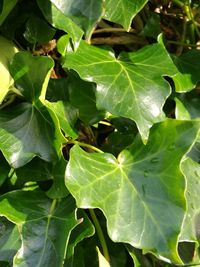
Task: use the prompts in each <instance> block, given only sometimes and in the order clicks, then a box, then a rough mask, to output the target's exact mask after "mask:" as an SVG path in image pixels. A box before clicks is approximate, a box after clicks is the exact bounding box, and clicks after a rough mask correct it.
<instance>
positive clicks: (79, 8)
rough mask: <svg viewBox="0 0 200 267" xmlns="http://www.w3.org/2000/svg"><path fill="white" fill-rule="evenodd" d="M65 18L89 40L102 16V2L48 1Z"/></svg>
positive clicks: (86, 0)
mask: <svg viewBox="0 0 200 267" xmlns="http://www.w3.org/2000/svg"><path fill="white" fill-rule="evenodd" d="M50 1H51V3H53V4H54V5H55V6H56V7H57V8H58V10H59V11H60V12H61V13H62V14H64V15H65V16H66V17H67V18H69V19H70V20H72V21H73V22H74V23H76V24H77V25H78V26H79V27H80V28H81V29H82V30H83V31H84V32H85V35H86V39H87V40H88V39H90V36H91V34H92V31H93V30H94V28H95V26H96V24H97V22H98V21H99V20H100V19H101V17H102V14H103V1H102V0H96V1H94V0H84V1H82V0H77V1H74V0H67V1H66V0H50Z"/></svg>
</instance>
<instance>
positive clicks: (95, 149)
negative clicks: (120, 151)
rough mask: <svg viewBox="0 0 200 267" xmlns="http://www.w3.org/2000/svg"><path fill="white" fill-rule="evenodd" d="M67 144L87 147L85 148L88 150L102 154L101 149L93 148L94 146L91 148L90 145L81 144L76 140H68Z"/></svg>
mask: <svg viewBox="0 0 200 267" xmlns="http://www.w3.org/2000/svg"><path fill="white" fill-rule="evenodd" d="M67 144H74V145H76V144H77V145H79V146H82V147H87V148H90V149H92V150H94V151H96V152H98V153H104V152H103V151H102V150H101V149H99V148H97V147H95V146H92V145H90V144H86V143H83V142H79V141H77V140H70V141H68V142H67Z"/></svg>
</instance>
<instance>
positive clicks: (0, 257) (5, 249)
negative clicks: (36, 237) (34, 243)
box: [0, 217, 21, 266]
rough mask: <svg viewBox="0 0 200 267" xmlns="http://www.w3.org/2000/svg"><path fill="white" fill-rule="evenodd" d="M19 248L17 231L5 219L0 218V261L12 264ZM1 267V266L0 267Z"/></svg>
mask: <svg viewBox="0 0 200 267" xmlns="http://www.w3.org/2000/svg"><path fill="white" fill-rule="evenodd" d="M20 246H21V241H20V234H19V229H18V228H17V226H16V225H14V224H13V223H11V222H9V221H8V220H7V219H6V218H3V217H1V218H0V248H1V249H0V261H7V262H9V263H12V260H13V257H14V256H15V254H16V252H17V251H18V250H19V248H20ZM0 266H1V265H0Z"/></svg>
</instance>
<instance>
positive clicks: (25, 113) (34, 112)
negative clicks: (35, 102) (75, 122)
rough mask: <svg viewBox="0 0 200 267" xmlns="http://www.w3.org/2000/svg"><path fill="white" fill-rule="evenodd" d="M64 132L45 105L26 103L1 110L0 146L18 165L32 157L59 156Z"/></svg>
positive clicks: (53, 157) (46, 158) (13, 164)
mask: <svg viewBox="0 0 200 267" xmlns="http://www.w3.org/2000/svg"><path fill="white" fill-rule="evenodd" d="M62 141H63V140H62V136H61V133H60V132H59V129H57V128H56V127H55V124H54V121H53V119H52V117H51V116H50V114H49V112H48V110H47V109H46V108H45V107H42V108H41V109H39V110H38V109H37V108H35V107H33V106H32V105H31V104H29V103H23V104H20V105H18V106H16V107H13V108H12V109H9V111H7V110H1V111H0V149H1V150H2V152H3V154H4V156H5V158H6V159H7V161H8V162H9V163H10V164H11V165H12V166H13V167H15V168H18V167H21V166H23V165H24V164H26V163H27V162H29V161H30V160H31V159H32V158H33V157H35V156H39V157H40V158H42V159H43V160H46V161H54V160H55V159H57V156H58V154H59V151H60V149H61V143H62Z"/></svg>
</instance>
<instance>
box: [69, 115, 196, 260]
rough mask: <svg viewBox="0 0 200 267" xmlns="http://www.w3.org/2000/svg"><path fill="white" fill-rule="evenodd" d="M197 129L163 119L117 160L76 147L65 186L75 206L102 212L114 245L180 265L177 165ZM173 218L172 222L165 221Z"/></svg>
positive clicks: (180, 198) (180, 203)
mask: <svg viewBox="0 0 200 267" xmlns="http://www.w3.org/2000/svg"><path fill="white" fill-rule="evenodd" d="M198 128H199V123H193V122H183V121H173V120H167V121H165V122H163V123H160V124H157V125H156V126H154V127H153V129H152V131H151V134H150V137H149V141H148V143H147V145H146V146H144V145H143V144H142V142H141V140H139V139H137V140H136V141H135V142H134V144H133V146H132V147H131V148H130V149H129V150H124V151H122V152H121V154H120V155H119V156H118V159H116V158H115V157H114V156H113V155H111V154H98V153H97V154H96V153H95V154H88V153H86V152H84V151H83V150H81V149H80V148H79V147H78V146H75V147H74V148H72V150H71V158H70V161H69V164H68V166H67V171H66V185H67V188H68V189H69V191H70V192H71V193H72V195H73V196H74V197H75V199H76V202H77V205H78V207H81V208H100V209H101V210H102V211H103V213H104V214H105V216H106V218H107V224H108V232H109V235H110V237H111V239H112V240H113V241H118V242H126V243H130V244H131V245H133V246H135V247H138V248H142V249H143V250H145V251H152V252H154V253H156V254H157V255H159V254H160V255H162V256H164V257H167V258H169V259H171V260H172V261H175V262H179V261H180V260H179V257H178V255H177V251H176V246H177V239H178V235H179V232H180V230H181V225H182V221H183V218H184V213H185V198H184V190H185V182H184V177H183V175H182V174H181V172H180V168H179V164H180V161H181V159H182V157H183V155H184V154H185V153H186V152H187V150H188V149H189V148H190V146H191V145H192V143H193V142H194V140H195V138H196V135H197V131H198ZM188 136H190V138H188ZM158 140H159V141H158ZM192 140H193V141H192ZM161 212H162V217H161V216H160V213H161ZM172 214H173V221H171V223H170V224H169V223H166V222H168V220H170V218H171V216H172Z"/></svg>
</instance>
